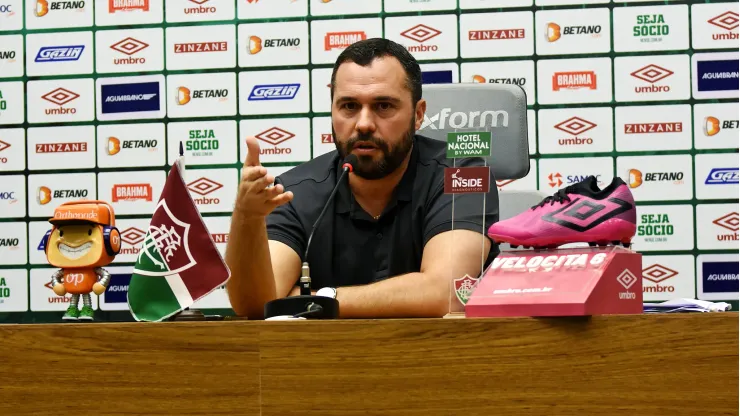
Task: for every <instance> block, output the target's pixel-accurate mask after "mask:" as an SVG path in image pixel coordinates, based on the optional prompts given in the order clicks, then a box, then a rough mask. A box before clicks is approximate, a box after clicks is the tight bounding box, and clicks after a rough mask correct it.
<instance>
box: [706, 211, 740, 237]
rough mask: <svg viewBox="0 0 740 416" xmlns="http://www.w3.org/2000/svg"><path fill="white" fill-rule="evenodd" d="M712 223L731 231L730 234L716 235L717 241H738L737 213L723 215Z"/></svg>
mask: <svg viewBox="0 0 740 416" xmlns="http://www.w3.org/2000/svg"><path fill="white" fill-rule="evenodd" d="M712 223H713V224H714V225H716V226H718V227H721V228H724V229H726V230H729V231H732V234H719V233H717V241H738V233H737V232H738V229H739V228H740V227H739V226H740V215H738V213H737V212H731V213H729V214H727V215H724V216H722V217H720V218H717V219H716V220H714V221H712Z"/></svg>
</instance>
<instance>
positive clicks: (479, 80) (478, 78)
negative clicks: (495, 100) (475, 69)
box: [471, 74, 527, 87]
mask: <svg viewBox="0 0 740 416" xmlns="http://www.w3.org/2000/svg"><path fill="white" fill-rule="evenodd" d="M471 80H472V82H473V83H476V84H485V83H489V84H510V85H518V86H520V87H522V86H524V85H526V84H527V78H524V77H520V78H491V79H486V77H484V76H483V75H477V74H476V75H473V76H472V77H471Z"/></svg>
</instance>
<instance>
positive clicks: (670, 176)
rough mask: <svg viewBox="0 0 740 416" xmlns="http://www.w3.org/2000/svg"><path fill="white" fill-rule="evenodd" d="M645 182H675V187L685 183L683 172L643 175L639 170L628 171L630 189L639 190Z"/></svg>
mask: <svg viewBox="0 0 740 416" xmlns="http://www.w3.org/2000/svg"><path fill="white" fill-rule="evenodd" d="M645 182H673V184H674V185H681V184H683V183H684V181H683V172H649V173H645V174H643V172H642V171H641V170H639V169H630V170H628V171H627V184H628V185H629V187H630V188H633V189H634V188H638V187H640V186H641V185H642V184H643V183H645Z"/></svg>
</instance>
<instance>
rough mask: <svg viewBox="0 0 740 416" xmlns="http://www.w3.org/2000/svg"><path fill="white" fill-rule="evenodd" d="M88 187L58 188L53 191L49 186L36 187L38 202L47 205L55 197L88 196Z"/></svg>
mask: <svg viewBox="0 0 740 416" xmlns="http://www.w3.org/2000/svg"><path fill="white" fill-rule="evenodd" d="M87 194H88V192H87V189H57V190H55V191H53V190H52V189H51V188H49V187H48V186H39V187H38V188H37V189H36V202H38V203H39V205H46V204H48V203H49V202H51V201H52V200H53V199H55V198H75V199H81V198H87Z"/></svg>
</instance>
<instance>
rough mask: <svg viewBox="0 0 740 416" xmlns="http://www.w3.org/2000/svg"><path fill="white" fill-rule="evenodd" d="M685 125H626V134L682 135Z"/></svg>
mask: <svg viewBox="0 0 740 416" xmlns="http://www.w3.org/2000/svg"><path fill="white" fill-rule="evenodd" d="M682 131H683V123H682V122H680V121H675V122H670V123H625V125H624V133H625V134H644V133H681V132H682Z"/></svg>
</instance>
